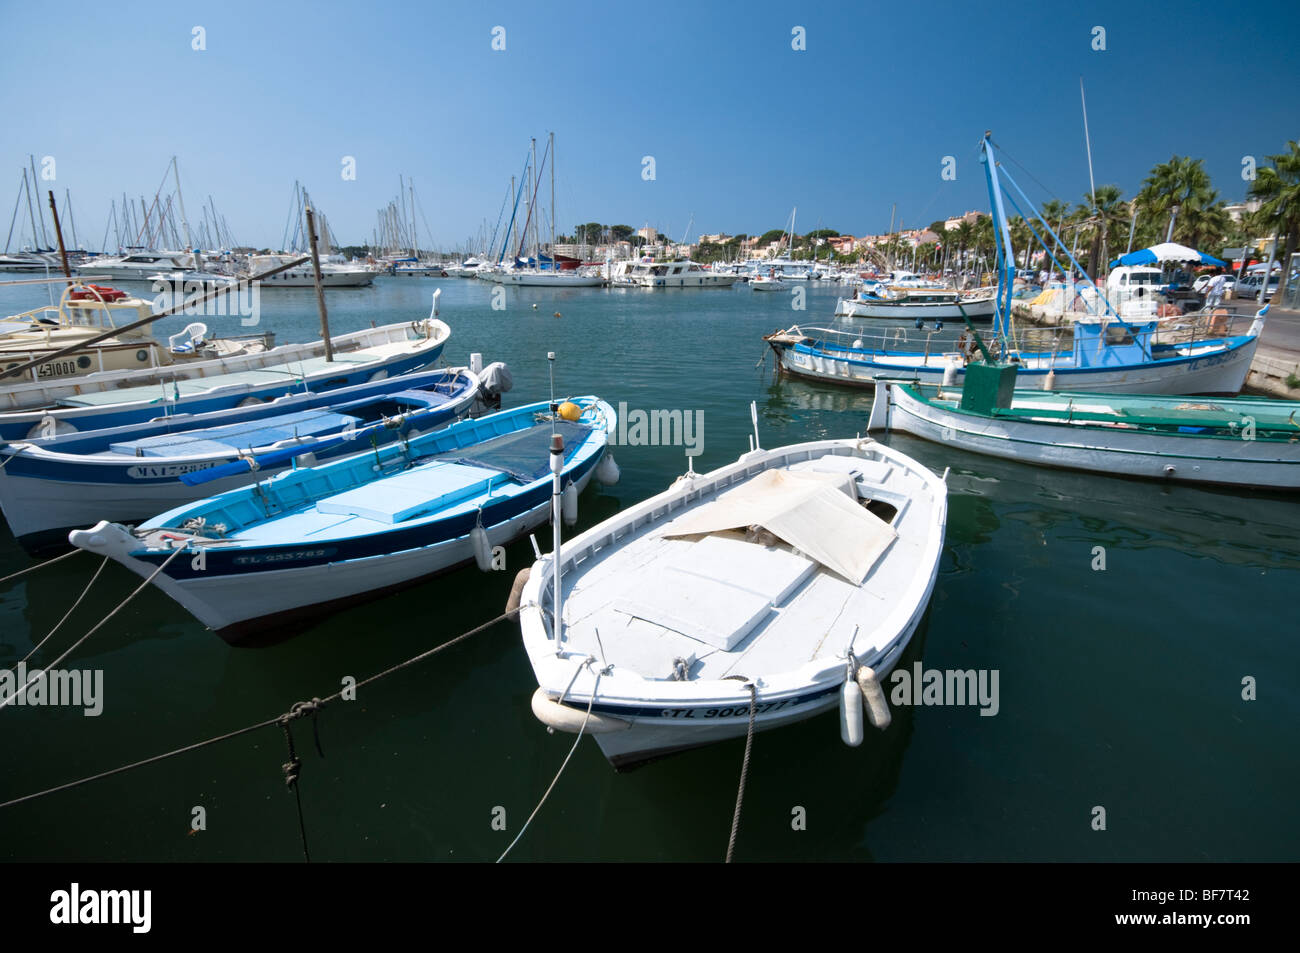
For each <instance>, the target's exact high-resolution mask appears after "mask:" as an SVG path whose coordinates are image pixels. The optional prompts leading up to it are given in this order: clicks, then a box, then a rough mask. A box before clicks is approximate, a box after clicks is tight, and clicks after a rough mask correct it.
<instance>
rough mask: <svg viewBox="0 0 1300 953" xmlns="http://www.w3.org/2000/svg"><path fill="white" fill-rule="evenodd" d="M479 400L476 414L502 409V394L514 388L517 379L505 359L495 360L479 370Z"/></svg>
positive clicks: (476, 404) (475, 405)
mask: <svg viewBox="0 0 1300 953" xmlns="http://www.w3.org/2000/svg"><path fill="white" fill-rule="evenodd" d="M478 378H479V390H478V400H476V401H475V402H474V416H475V417H477V416H478V415H479V414H485V413H488V412H489V411H495V410H500V409H501V395H502V394H505V393H507V392H508V391H510V390H512V389H513V388H514V386H515V379H514V377H513V376H512V375H511V373H510V368H509V367H507V366H506V365H505V362H504V361H493V362H492V363H491V364H489V365H488V366H487V367H485V368H483V370H482V371H480V372H479V375H478Z"/></svg>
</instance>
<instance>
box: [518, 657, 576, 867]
mask: <svg viewBox="0 0 1300 953" xmlns="http://www.w3.org/2000/svg"><path fill="white" fill-rule="evenodd" d="M593 661H595V660H594V659H592V658H591V657H590V656H588V657H587V661H585V662H583V663H582V664H583V665H587V666H590V665H591V663H592V662H593ZM599 686H600V672H597V673H596V684H595V685H593V686H592V687H591V698H590V699H589V700H588V701H587V714H585V715H584V716H583V717H582V726H581V727H580V728H579V729H578V737H576V738H574V739H573V747H571V748H570V749H569V753H568V754H567V755H565V756H564V763H563V764H561V765H560V770H559V771H556V772H555V777H553V778H552V779H551V783H550V785H549V786H548V787H547V788H546V793H545V794H543V795H542V799H541V800H540V801H538V802H537V806H536V807H535V808H533V813H531V814H529V815H528V820H526V821H524V826H523V827H521V828H519V833H518V834H516V835H515V839H514V840H512V841H511V842H510V846H509V847H507V848H506V849H505V850H504V851H503V852H502V853H501V856H500V857H498V858H497V863H498V864H499V863H501V861H503V860H505V859H506V854H508V853H510V852H511V851H512V850H514V848H515V845H516V844H518V843H519V839H520V838H521V837H523V836H524V831H526V830H528V825H529V824H531V823H532V822H533V818H534V817H536V816H537V812H538V811H540V810H541V809H542V805H543V804H545V803H546V799H547V798H548V797H550V796H551V791H552V790H554V788H555V784H556V782H557V781H559V780H560V775H562V774H563V773H564V769H565V768H567V767H568V766H569V759H570V758H572V757H573V753H574V752H575V751H577V750H578V742H580V741H582V735H583V732H585V731H586V730H587V722H588V721H589V720H590V719H591V706H592V705H594V704H595V703H596V689H597V688H598V687H599Z"/></svg>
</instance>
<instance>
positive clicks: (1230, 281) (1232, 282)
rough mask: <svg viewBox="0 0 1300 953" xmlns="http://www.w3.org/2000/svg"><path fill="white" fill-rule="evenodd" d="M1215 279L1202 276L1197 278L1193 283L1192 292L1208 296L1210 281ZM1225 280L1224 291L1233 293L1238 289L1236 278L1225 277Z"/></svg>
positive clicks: (1232, 276)
mask: <svg viewBox="0 0 1300 953" xmlns="http://www.w3.org/2000/svg"><path fill="white" fill-rule="evenodd" d="M1213 278H1214V275H1201V276H1200V277H1199V278H1197V279H1196V280H1195V281H1193V282H1192V290H1193V291H1199V292H1200V293H1201V294H1206V293H1207V290H1208V287H1209V284H1210V281H1211V280H1212V279H1213ZM1223 278H1224V282H1223V290H1224V291H1233V290H1235V289H1236V287H1237V279H1236V276H1234V275H1224V276H1223Z"/></svg>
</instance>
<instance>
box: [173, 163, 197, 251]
mask: <svg viewBox="0 0 1300 953" xmlns="http://www.w3.org/2000/svg"><path fill="white" fill-rule="evenodd" d="M172 176H173V178H175V179H176V202H177V204H178V205H180V207H181V225H182V226H184V228H185V250H186V251H188V252H192V251H194V242H193V240H192V239H191V238H190V220H189V219H188V218H186V217H185V197H184V196H183V195H181V170H180V167H179V166H178V165H177V164H176V157H175V156H172ZM195 265H196V266H197V265H198V262H195Z"/></svg>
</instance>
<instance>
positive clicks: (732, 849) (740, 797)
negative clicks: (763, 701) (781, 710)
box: [725, 682, 758, 864]
mask: <svg viewBox="0 0 1300 953" xmlns="http://www.w3.org/2000/svg"><path fill="white" fill-rule="evenodd" d="M745 687H746V688H748V689H749V727H748V728H747V729H746V730H745V760H744V761H742V762H741V763H740V787H739V788H738V789H737V790H736V813H735V814H733V815H732V817H731V838H730V839H729V840H728V841H727V859H726V861H725V863H728V864H729V863H731V858H732V855H734V854H735V853H736V834H737V833H739V832H740V805H741V804H743V803H744V801H745V778H746V777H747V776H748V775H749V752H750V750H751V749H752V748H753V746H754V713H755V711H756V710H757V708H758V689H757V688H755V687H754V683H753V682H749V683H747V684H746V685H745Z"/></svg>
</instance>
